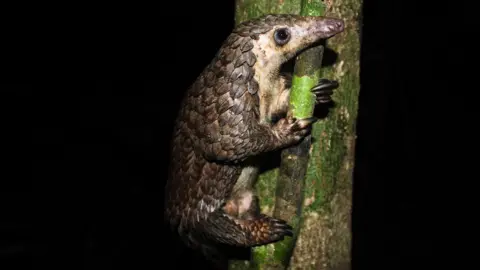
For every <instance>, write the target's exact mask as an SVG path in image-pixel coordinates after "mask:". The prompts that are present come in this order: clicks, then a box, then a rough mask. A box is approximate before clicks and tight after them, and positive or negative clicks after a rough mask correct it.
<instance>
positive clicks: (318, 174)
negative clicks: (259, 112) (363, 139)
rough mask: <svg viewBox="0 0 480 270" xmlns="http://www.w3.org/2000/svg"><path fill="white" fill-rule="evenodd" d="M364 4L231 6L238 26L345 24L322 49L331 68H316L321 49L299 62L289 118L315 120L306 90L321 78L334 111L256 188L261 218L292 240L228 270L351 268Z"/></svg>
mask: <svg viewBox="0 0 480 270" xmlns="http://www.w3.org/2000/svg"><path fill="white" fill-rule="evenodd" d="M361 3H362V0H330V1H325V2H323V1H320V0H303V1H301V0H236V13H235V19H236V23H237V24H238V23H240V22H242V21H245V20H248V19H251V18H255V17H258V16H261V15H264V14H267V13H293V14H302V15H313V16H322V15H325V16H329V17H336V18H341V19H343V20H344V22H345V31H344V32H343V33H341V34H339V35H337V36H335V37H333V38H331V39H330V40H328V43H327V45H326V48H327V49H326V50H330V51H334V52H335V53H336V54H337V59H336V61H335V63H334V64H333V65H332V66H329V67H323V68H322V69H321V70H319V68H320V67H319V65H318V62H321V61H322V60H321V59H322V52H323V47H322V46H319V47H315V48H312V49H310V50H307V51H305V52H303V53H302V54H301V55H299V56H298V57H297V59H296V64H295V72H294V81H293V85H292V97H291V100H290V106H291V110H290V112H289V113H291V114H293V115H294V116H296V117H298V118H304V117H309V116H311V115H312V114H313V104H312V102H311V101H312V97H311V96H310V95H309V93H308V91H305V90H306V89H308V88H311V87H312V86H313V85H314V84H316V82H317V81H318V78H319V77H320V74H321V77H323V78H328V79H334V80H337V81H338V82H339V84H340V86H339V88H338V89H336V90H335V92H334V95H333V100H334V102H335V107H334V108H331V109H330V110H329V112H328V115H327V117H326V118H324V119H322V120H321V121H318V122H317V123H315V124H314V125H313V129H312V135H311V138H312V140H310V137H308V138H306V140H304V141H303V142H302V143H301V144H300V145H298V146H294V147H291V148H289V149H285V150H284V151H282V161H281V165H280V168H274V169H271V170H268V171H266V172H264V173H262V174H261V175H260V176H259V179H258V181H257V184H256V189H257V192H258V194H259V197H260V205H261V208H262V212H264V213H266V214H269V215H273V216H275V217H278V218H282V219H284V220H287V221H288V222H289V224H291V225H292V226H294V233H295V237H294V238H288V237H287V238H286V239H285V240H284V241H281V242H278V243H275V244H272V245H266V246H262V247H257V248H254V249H253V258H252V261H250V262H239V261H236V262H232V263H231V269H252V268H256V269H286V268H287V267H288V268H290V269H325V270H327V269H328V270H329V269H332V270H333V269H335V270H337V269H350V261H351V255H350V251H351V226H350V224H351V221H350V219H351V204H352V175H353V173H352V172H353V165H354V145H355V137H356V136H355V122H356V118H357V108H358V95H359V90H360V80H359V68H360V65H359V61H360V58H359V56H360V39H359V32H360V25H359V20H360V12H361ZM307 54H308V55H307ZM315 55H316V56H315ZM315 62H317V63H315ZM324 64H325V63H324ZM306 66H307V67H309V68H307V69H305V67H306ZM302 67H303V69H302ZM311 142H312V143H311ZM308 154H309V155H308Z"/></svg>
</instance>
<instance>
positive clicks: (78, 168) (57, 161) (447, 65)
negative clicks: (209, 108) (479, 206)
mask: <svg viewBox="0 0 480 270" xmlns="http://www.w3.org/2000/svg"><path fill="white" fill-rule="evenodd" d="M3 12H4V13H5V14H4V15H9V16H6V17H3V18H4V19H2V20H3V21H2V22H3V25H4V26H5V31H4V33H3V34H2V35H3V37H4V38H3V45H7V46H6V49H4V50H3V52H2V54H3V56H2V57H3V58H2V59H3V60H2V69H3V71H2V73H3V75H2V78H3V79H4V80H5V81H3V82H2V86H1V87H2V93H3V94H4V95H3V98H2V99H1V103H2V108H3V109H4V110H3V117H2V121H3V125H2V126H3V128H2V133H3V134H4V135H6V137H5V138H4V140H3V143H4V147H3V149H4V151H3V153H4V156H5V161H4V162H3V165H4V170H3V173H2V175H3V176H2V180H1V182H0V183H1V192H2V193H1V199H2V202H1V203H2V206H1V209H2V213H1V215H2V218H1V223H0V225H1V227H0V229H1V230H2V235H1V238H0V239H1V240H0V243H1V246H2V249H1V253H0V256H1V259H2V263H1V265H2V269H31V268H32V267H33V268H34V269H40V268H42V267H47V268H56V267H59V268H60V269H160V268H162V267H164V268H167V269H176V268H175V267H174V266H175V265H177V266H178V265H179V263H180V261H182V262H188V261H190V258H185V257H183V258H180V261H179V260H178V259H179V258H177V257H176V256H175V254H173V252H169V251H171V250H172V248H171V246H172V244H171V242H170V240H171V239H170V235H169V233H168V232H167V231H166V230H165V228H164V227H163V224H162V223H161V222H162V207H163V201H162V199H163V198H162V197H163V186H164V183H165V177H166V169H167V168H166V162H167V161H168V160H169V157H168V151H169V148H168V147H169V145H168V143H169V140H170V135H171V129H172V124H173V119H174V117H175V115H176V112H177V110H178V105H179V104H178V102H179V101H180V98H181V96H182V94H183V91H184V90H185V89H186V88H187V87H188V86H189V84H190V83H191V82H192V81H193V80H194V79H195V77H196V76H197V75H198V73H199V72H201V70H202V69H203V67H204V66H205V65H206V64H208V62H209V61H210V60H211V59H212V57H213V56H214V54H215V53H216V51H217V49H218V48H219V46H220V44H221V42H222V41H223V40H224V39H225V38H226V36H227V35H228V33H229V32H230V30H231V29H232V27H233V24H234V21H233V18H234V16H233V13H234V6H233V1H203V2H201V1H192V2H191V3H186V2H179V3H173V4H169V5H168V6H167V5H166V4H162V3H161V2H158V3H157V4H155V5H153V4H152V5H151V6H147V5H145V6H132V5H131V4H124V5H121V4H119V3H116V4H111V5H105V6H95V5H90V6H88V5H83V6H81V5H78V6H72V7H70V6H69V7H67V6H52V7H46V6H40V7H32V6H20V7H12V8H4V9H3ZM363 18H364V21H363V28H362V54H361V84H362V88H361V91H360V110H359V117H358V124H357V135H358V139H357V149H356V167H355V175H354V181H355V184H354V206H353V210H354V211H353V227H354V228H353V230H354V231H353V233H354V241H353V247H354V248H353V258H354V263H353V267H354V269H374V268H375V269H377V268H378V269H417V268H418V269H430V267H433V264H441V265H445V266H446V264H448V263H453V264H454V265H456V266H457V267H459V266H460V265H461V264H464V263H466V261H467V259H466V258H467V254H468V252H467V251H463V250H462V252H460V254H459V255H460V256H458V259H457V257H455V256H453V255H454V254H453V253H455V251H459V250H460V248H461V247H462V245H461V244H460V242H459V241H458V240H463V239H467V240H470V235H471V234H473V232H474V230H473V229H472V228H471V226H470V225H468V224H469V223H467V222H465V220H464V219H465V218H466V217H470V216H474V213H475V212H474V211H475V210H472V212H470V214H464V212H468V211H464V210H465V209H466V208H467V207H466V206H469V205H472V204H471V202H468V201H470V200H471V201H473V200H474V198H475V197H474V196H472V195H468V193H467V191H469V190H472V191H474V190H475V189H473V188H472V189H471V188H468V187H467V185H466V184H469V183H472V182H474V181H475V180H476V178H478V177H476V175H475V174H474V173H475V167H474V164H473V161H474V160H475V150H474V145H475V128H476V121H475V119H474V110H475V107H476V106H475V104H469V103H468V102H467V101H466V99H464V97H469V99H470V100H472V101H474V98H473V96H474V94H475V92H476V90H477V89H478V87H476V86H475V85H474V84H471V83H469V82H468V79H469V78H475V77H474V76H475V68H470V67H469V66H468V64H469V63H474V62H475V59H474V58H473V53H472V52H473V51H474V48H475V46H474V44H473V43H472V42H471V41H470V39H471V37H473V36H475V34H476V32H475V31H473V30H470V28H469V27H470V26H472V23H473V21H474V18H475V17H474V16H470V15H467V13H465V12H464V9H463V8H461V7H460V6H459V3H455V4H452V7H451V8H450V7H449V6H448V5H447V6H444V5H439V4H425V6H420V4H419V3H413V2H412V3H405V2H404V3H399V2H396V3H394V2H393V1H379V0H365V1H364V8H363ZM5 60H6V61H5ZM3 79H2V80H3ZM470 97H471V98H470ZM469 117H470V118H472V119H473V120H470V118H469ZM469 155H472V157H469ZM470 171H471V172H472V174H470V173H469V172H470ZM454 224H456V225H454ZM462 233H466V234H467V235H468V236H467V237H465V236H463V234H462ZM467 242H468V243H470V244H472V245H475V244H476V243H475V242H473V241H467ZM472 250H473V248H472ZM456 254H457V253H455V255H456ZM168 264H171V266H170V267H166V265H168ZM196 267H198V265H196Z"/></svg>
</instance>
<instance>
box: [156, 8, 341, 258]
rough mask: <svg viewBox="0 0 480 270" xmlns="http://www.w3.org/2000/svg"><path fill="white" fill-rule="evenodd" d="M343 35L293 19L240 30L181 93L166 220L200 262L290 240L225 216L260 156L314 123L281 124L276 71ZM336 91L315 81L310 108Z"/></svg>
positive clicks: (280, 83) (282, 81)
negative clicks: (220, 250) (224, 251)
mask: <svg viewBox="0 0 480 270" xmlns="http://www.w3.org/2000/svg"><path fill="white" fill-rule="evenodd" d="M343 28H344V23H343V21H342V20H340V19H335V18H327V17H313V16H299V15H291V14H276V15H272V14H270V15H264V16H261V17H259V18H256V19H253V20H250V21H246V22H243V23H241V24H239V25H238V26H237V27H235V29H234V30H233V31H232V33H231V34H230V35H229V36H228V38H227V39H226V40H225V41H224V43H223V44H222V46H221V48H220V49H219V51H218V52H217V54H216V55H215V57H214V59H213V60H212V61H211V63H209V64H208V66H207V67H206V68H205V69H204V70H203V72H202V73H201V74H200V75H199V76H198V77H197V79H196V80H195V81H194V83H193V84H192V85H191V87H190V88H189V89H188V91H187V92H186V94H185V97H184V98H183V101H182V104H181V109H180V112H179V114H178V117H177V119H176V122H175V123H176V124H175V128H174V132H173V140H172V149H171V165H170V169H169V178H168V181H167V185H166V190H165V192H166V194H165V199H166V204H165V205H166V207H165V220H166V221H167V222H168V223H169V224H170V225H171V227H172V229H174V230H175V231H176V232H178V234H179V235H180V236H181V238H182V239H183V240H184V241H185V243H186V244H187V245H188V246H189V247H191V248H198V249H200V250H203V251H204V253H205V254H207V253H208V252H209V251H207V250H211V247H214V246H215V245H217V244H220V245H228V246H236V247H254V246H259V245H266V244H269V243H273V242H276V241H279V240H282V239H283V238H284V237H285V236H287V235H288V236H291V235H292V228H291V226H289V225H288V224H287V223H286V222H285V221H283V220H279V219H275V218H273V217H270V216H268V215H265V214H262V213H260V212H259V211H251V212H248V213H254V216H253V217H252V215H248V218H242V215H238V214H239V212H238V208H237V212H236V213H237V214H232V211H230V210H229V209H232V208H229V207H230V206H231V205H232V204H233V205H234V204H235V203H236V202H237V197H238V196H239V194H240V193H239V192H240V191H241V190H243V191H244V190H248V189H251V188H252V185H253V183H254V180H255V178H256V176H257V172H258V168H259V164H258V157H259V156H260V155H261V154H263V153H267V152H270V151H275V150H279V149H282V148H284V147H288V146H291V145H293V144H296V143H298V142H300V140H302V139H303V138H304V137H305V136H306V135H307V134H308V132H309V129H310V127H311V124H312V123H313V122H314V121H315V120H316V118H314V117H312V118H307V119H294V118H291V117H287V116H286V112H287V109H288V99H289V87H290V79H289V78H288V76H284V75H283V74H281V73H280V67H281V66H282V64H284V63H285V62H286V61H287V60H289V59H291V58H293V57H294V56H295V55H296V54H297V53H298V52H299V51H301V50H303V49H305V48H307V47H309V46H311V45H313V44H315V43H317V42H318V41H320V40H321V39H327V38H330V37H332V36H334V35H336V34H338V33H340V32H342V31H343ZM337 86H338V84H337V82H336V81H332V80H327V79H322V80H321V81H320V83H319V84H318V85H317V86H316V87H314V88H313V89H312V92H313V93H314V94H315V95H316V100H317V104H318V103H324V102H329V101H330V100H331V97H330V96H331V94H332V93H333V91H332V90H333V89H334V88H336V87H337ZM243 191H242V192H241V194H240V195H242V194H247V195H248V192H247V193H243ZM250 195H252V196H254V195H253V193H250ZM247 197H248V196H247ZM248 198H250V197H248ZM253 199H255V198H253ZM248 202H251V201H248ZM237 206H240V205H237Z"/></svg>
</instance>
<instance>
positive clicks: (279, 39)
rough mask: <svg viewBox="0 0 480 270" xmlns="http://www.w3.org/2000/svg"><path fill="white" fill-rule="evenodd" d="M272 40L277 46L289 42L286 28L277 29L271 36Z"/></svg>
mask: <svg viewBox="0 0 480 270" xmlns="http://www.w3.org/2000/svg"><path fill="white" fill-rule="evenodd" d="M273 38H274V39H275V43H277V45H280V46H282V45H285V44H286V43H287V42H288V41H289V40H290V30H288V28H280V29H277V30H275V33H274V34H273Z"/></svg>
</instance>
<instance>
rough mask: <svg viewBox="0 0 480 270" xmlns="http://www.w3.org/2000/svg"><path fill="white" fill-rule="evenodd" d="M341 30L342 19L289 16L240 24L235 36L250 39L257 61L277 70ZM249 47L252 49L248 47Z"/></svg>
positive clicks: (272, 17) (281, 15)
mask: <svg viewBox="0 0 480 270" xmlns="http://www.w3.org/2000/svg"><path fill="white" fill-rule="evenodd" d="M343 29H344V23H343V20H341V19H335V18H327V17H315V16H299V15H291V14H276V15H265V16H262V17H259V18H256V19H253V20H250V21H246V22H244V23H241V24H239V25H238V26H237V27H236V28H235V30H234V31H233V33H234V34H236V35H239V36H241V37H250V39H251V44H252V45H253V46H252V47H253V48H252V49H253V51H254V52H255V56H256V58H257V61H263V62H264V63H262V65H263V66H265V67H267V66H272V67H273V66H276V65H279V64H282V63H284V62H286V61H287V60H289V59H291V58H292V57H293V56H295V54H297V53H298V52H299V51H300V50H302V49H305V48H306V47H309V46H311V45H312V44H314V43H316V42H318V41H320V40H322V39H328V38H330V37H332V36H334V35H336V34H338V33H340V32H342V31H343ZM250 46H251V45H250Z"/></svg>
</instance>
